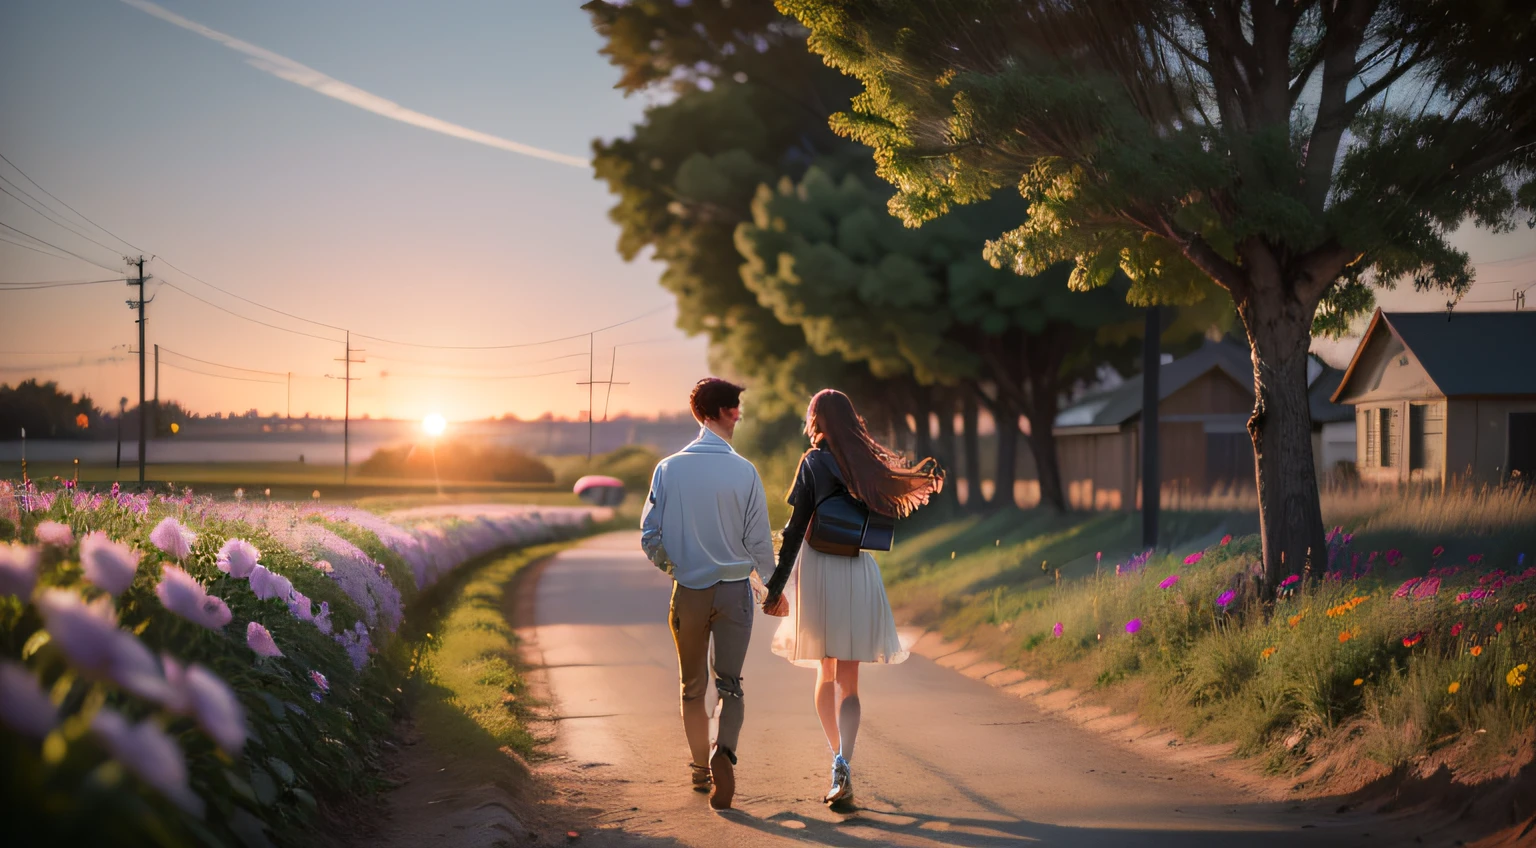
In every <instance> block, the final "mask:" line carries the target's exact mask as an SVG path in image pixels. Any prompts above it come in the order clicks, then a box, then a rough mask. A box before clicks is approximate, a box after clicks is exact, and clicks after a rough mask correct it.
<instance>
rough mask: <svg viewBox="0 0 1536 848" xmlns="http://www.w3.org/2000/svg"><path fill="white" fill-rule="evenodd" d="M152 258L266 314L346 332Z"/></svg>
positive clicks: (163, 259) (164, 260)
mask: <svg viewBox="0 0 1536 848" xmlns="http://www.w3.org/2000/svg"><path fill="white" fill-rule="evenodd" d="M154 258H155V259H156V260H158V261H160V262H163V263H165V264H166V265H168V266H170V268H171V270H173V271H175V272H176V273H178V274H181V275H182V276H184V277H188V278H190V279H192V280H195V281H197V282H199V283H202V284H203V285H205V286H207V287H208V288H210V289H213V290H214V291H218V292H223V293H224V294H227V295H229V296H230V297H232V298H235V299H236V300H243V301H245V302H246V303H249V304H250V305H252V306H256V307H260V308H262V309H265V310H267V311H268V312H276V313H277V314H279V315H286V316H288V317H289V318H293V319H295V320H298V321H303V322H305V323H307V324H315V325H318V326H321V327H326V328H329V329H332V330H340V331H342V332H346V329H347V328H346V327H338V326H336V325H335V324H327V323H325V322H324V321H316V320H314V319H312V318H305V317H304V316H302V315H295V314H293V313H292V312H284V311H283V310H281V309H274V308H272V307H270V306H267V305H266V304H264V303H257V302H256V301H254V300H251V299H250V298H248V297H245V296H243V295H238V294H235V293H234V292H232V291H230V290H229V289H225V288H220V287H219V286H216V285H214V284H213V283H210V282H208V281H207V280H205V279H203V278H201V277H196V276H193V275H192V274H189V273H187V272H186V271H183V270H181V269H180V268H178V267H177V266H176V265H174V264H173V263H172V262H171V260H169V259H166V258H165V257H164V256H156V257H154Z"/></svg>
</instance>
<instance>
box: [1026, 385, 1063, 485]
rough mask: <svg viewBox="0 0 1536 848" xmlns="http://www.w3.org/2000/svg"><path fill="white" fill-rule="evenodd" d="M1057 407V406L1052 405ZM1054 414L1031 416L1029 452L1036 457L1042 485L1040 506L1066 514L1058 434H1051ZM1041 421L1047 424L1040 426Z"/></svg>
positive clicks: (1036, 472) (1037, 471)
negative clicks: (1057, 443) (1057, 452)
mask: <svg viewBox="0 0 1536 848" xmlns="http://www.w3.org/2000/svg"><path fill="white" fill-rule="evenodd" d="M1052 406H1055V404H1052ZM1055 418H1056V416H1055V415H1054V414H1052V415H1051V416H1050V417H1049V418H1046V417H1044V416H1040V417H1036V416H1034V415H1031V416H1029V430H1030V433H1029V451H1030V453H1032V454H1034V457H1035V474H1036V476H1037V477H1038V479H1039V483H1040V505H1041V506H1045V507H1050V508H1051V509H1053V510H1055V511H1057V512H1066V510H1067V499H1066V496H1065V494H1064V493H1063V490H1062V487H1061V463H1060V461H1059V459H1058V457H1057V454H1056V434H1055V433H1052V432H1051V426H1050V423H1049V422H1050V421H1053V420H1055ZM1039 421H1045V422H1047V423H1045V424H1040V423H1037V422H1039Z"/></svg>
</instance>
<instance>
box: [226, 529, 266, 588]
mask: <svg viewBox="0 0 1536 848" xmlns="http://www.w3.org/2000/svg"><path fill="white" fill-rule="evenodd" d="M260 558H261V551H258V550H256V546H255V545H252V544H251V543H250V542H247V541H245V540H244V539H230V540H229V541H227V542H225V543H224V544H223V545H222V546H220V547H219V557H218V566H219V570H220V571H222V572H224V573H225V574H228V575H229V576H231V577H237V578H239V579H241V580H244V579H245V578H247V577H250V576H251V571H252V570H254V569H255V568H256V561H257V560H258V559H260Z"/></svg>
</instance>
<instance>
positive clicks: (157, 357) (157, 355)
mask: <svg viewBox="0 0 1536 848" xmlns="http://www.w3.org/2000/svg"><path fill="white" fill-rule="evenodd" d="M154 406H155V430H156V432H159V430H160V346H159V345H155V404H154Z"/></svg>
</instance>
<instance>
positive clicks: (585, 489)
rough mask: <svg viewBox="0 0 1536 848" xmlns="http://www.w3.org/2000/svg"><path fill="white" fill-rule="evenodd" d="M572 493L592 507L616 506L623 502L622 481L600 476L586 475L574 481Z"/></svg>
mask: <svg viewBox="0 0 1536 848" xmlns="http://www.w3.org/2000/svg"><path fill="white" fill-rule="evenodd" d="M572 491H574V492H575V493H576V496H577V497H579V498H581V499H582V500H584V501H586V502H587V503H589V504H592V505H593V506H618V505H619V504H620V503H622V502H623V500H624V481H623V480H620V479H619V478H617V477H608V476H606V475H602V474H588V475H587V476H585V477H583V478H581V479H580V480H577V481H576V485H575V486H574V487H572Z"/></svg>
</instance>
